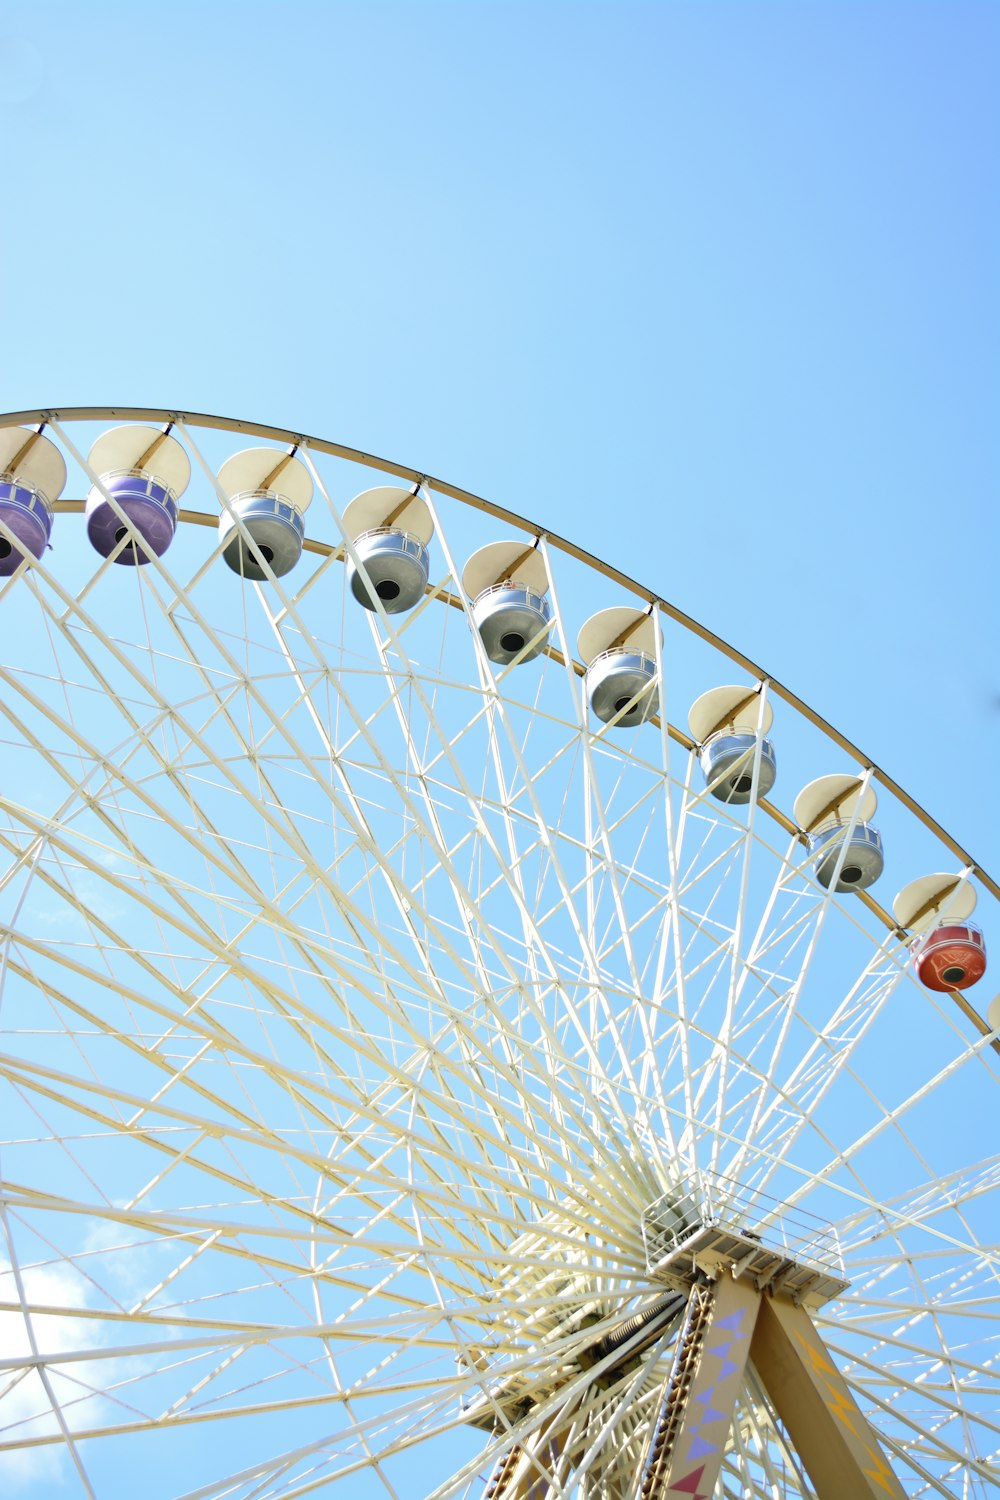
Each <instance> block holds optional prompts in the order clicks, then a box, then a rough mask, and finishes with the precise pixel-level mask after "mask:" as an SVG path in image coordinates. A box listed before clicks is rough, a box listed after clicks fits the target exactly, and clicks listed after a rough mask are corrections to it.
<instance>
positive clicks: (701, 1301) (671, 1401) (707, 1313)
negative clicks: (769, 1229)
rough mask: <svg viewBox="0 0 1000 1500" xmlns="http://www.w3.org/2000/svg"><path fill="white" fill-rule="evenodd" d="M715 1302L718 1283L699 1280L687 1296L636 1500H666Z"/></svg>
mask: <svg viewBox="0 0 1000 1500" xmlns="http://www.w3.org/2000/svg"><path fill="white" fill-rule="evenodd" d="M714 1306H715V1283H714V1282H696V1283H695V1284H694V1285H693V1286H692V1287H691V1291H690V1294H689V1296H688V1305H687V1313H686V1315H685V1318H684V1326H683V1328H682V1329H681V1332H680V1336H679V1338H678V1340H677V1350H676V1353H675V1354H674V1359H673V1364H672V1365H671V1367H670V1374H669V1375H668V1376H667V1378H666V1381H665V1382H664V1385H663V1392H662V1394H661V1397H660V1406H659V1410H658V1412H657V1416H656V1422H655V1423H654V1425H653V1433H652V1436H651V1438H650V1440H649V1448H648V1450H647V1453H646V1462H645V1464H644V1465H643V1470H642V1478H641V1480H640V1481H639V1492H638V1494H637V1496H636V1500H663V1496H664V1485H665V1483H666V1480H667V1476H668V1474H669V1473H670V1458H671V1455H672V1453H673V1448H674V1442H675V1440H676V1438H677V1434H678V1432H679V1431H680V1427H681V1423H682V1422H683V1420H684V1413H685V1410H686V1408H687V1400H688V1393H689V1391H690V1389H691V1382H692V1380H693V1379H694V1377H695V1373H696V1372H697V1369H698V1365H699V1362H700V1360H701V1352H702V1349H703V1348H704V1344H705V1334H706V1333H707V1332H708V1327H709V1324H710V1323H711V1321H712V1311H713V1308H714Z"/></svg>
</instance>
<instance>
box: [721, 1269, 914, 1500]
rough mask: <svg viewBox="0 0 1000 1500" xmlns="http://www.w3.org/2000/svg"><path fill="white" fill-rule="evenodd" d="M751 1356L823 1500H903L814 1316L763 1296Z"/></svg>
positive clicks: (776, 1298)
mask: <svg viewBox="0 0 1000 1500" xmlns="http://www.w3.org/2000/svg"><path fill="white" fill-rule="evenodd" d="M750 1357H751V1359H752V1360H753V1363H754V1365H755V1366H756V1369H757V1373H758V1375H759V1376H760V1379H761V1381H762V1383H763V1385H764V1387H765V1389H766V1391H767V1394H768V1396H769V1397H770V1399H771V1401H772V1403H773V1404H774V1409H775V1411H776V1412H777V1414H778V1416H779V1417H780V1419H781V1421H782V1422H783V1423H784V1425H785V1427H786V1429H787V1431H788V1435H789V1437H790V1438H791V1440H792V1444H793V1446H794V1448H795V1449H796V1451H797V1452H798V1455H799V1457H800V1458H801V1460H802V1463H803V1465H804V1467H805V1470H806V1473H807V1474H808V1475H809V1478H810V1480H811V1481H812V1483H813V1485H814V1486H815V1489H816V1494H817V1495H818V1497H819V1500H844V1497H845V1496H848V1495H849V1496H850V1497H851V1500H887V1497H892V1500H903V1490H902V1488H901V1487H900V1485H899V1482H898V1480H897V1479H896V1476H895V1475H894V1474H893V1472H892V1470H891V1469H890V1467H889V1465H888V1463H887V1462H886V1459H885V1455H884V1454H883V1452H882V1449H881V1448H880V1447H879V1443H878V1440H877V1438H876V1437H875V1434H874V1432H873V1431H872V1429H871V1427H870V1426H869V1424H868V1422H867V1421H866V1419H865V1417H864V1416H863V1415H862V1413H861V1410H860V1408H859V1407H858V1405H857V1403H856V1401H855V1400H854V1397H853V1396H852V1395H851V1393H850V1391H849V1390H848V1388H847V1384H846V1382H845V1381H844V1379H843V1377H842V1376H841V1374H840V1372H839V1371H838V1369H837V1367H836V1365H835V1364H834V1361H833V1359H832V1357H831V1355H830V1353H829V1351H828V1350H827V1347H826V1345H825V1344H824V1342H823V1340H822V1338H821V1337H820V1335H819V1333H818V1331H817V1329H816V1327H815V1325H814V1324H813V1321H812V1319H811V1318H810V1316H809V1314H808V1313H807V1312H805V1311H804V1309H802V1308H801V1307H796V1306H795V1305H794V1304H793V1303H792V1302H791V1301H789V1299H788V1298H787V1297H774V1298H770V1297H764V1298H763V1299H762V1301H761V1308H760V1314H759V1316H758V1318H757V1326H756V1328H755V1330H754V1336H753V1343H752V1345H751V1349H750Z"/></svg>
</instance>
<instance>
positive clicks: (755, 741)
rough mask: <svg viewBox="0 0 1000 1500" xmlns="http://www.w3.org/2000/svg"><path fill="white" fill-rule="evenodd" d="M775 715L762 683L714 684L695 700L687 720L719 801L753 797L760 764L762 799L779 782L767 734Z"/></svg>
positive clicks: (712, 790)
mask: <svg viewBox="0 0 1000 1500" xmlns="http://www.w3.org/2000/svg"><path fill="white" fill-rule="evenodd" d="M773 719H774V715H773V713H772V712H771V705H770V704H769V703H767V702H762V701H761V697H760V691H759V689H758V688H746V687H736V686H730V687H717V688H710V689H709V691H708V692H707V693H702V695H701V697H700V698H698V699H697V700H696V701H695V702H694V703H693V704H692V705H691V710H690V712H689V714H688V725H689V726H690V729H691V734H692V736H693V738H694V740H695V743H696V744H697V745H698V747H699V749H698V760H699V762H700V764H701V769H702V773H703V775H704V777H705V785H706V786H707V787H708V790H709V792H710V793H711V795H712V796H713V797H715V798H717V799H718V801H720V802H730V803H745V802H749V801H750V798H751V797H752V796H753V787H754V774H755V767H756V777H757V800H758V801H759V800H760V799H761V797H766V796H767V794H768V792H769V791H770V790H771V788H772V787H773V786H774V782H775V777H776V776H777V774H778V763H777V759H776V757H775V754H774V746H773V745H772V744H771V741H770V740H769V739H768V738H767V733H768V730H769V729H770V728H771V723H772V721H773ZM758 746H759V753H758Z"/></svg>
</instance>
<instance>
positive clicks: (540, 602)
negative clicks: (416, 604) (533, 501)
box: [462, 539, 552, 666]
mask: <svg viewBox="0 0 1000 1500" xmlns="http://www.w3.org/2000/svg"><path fill="white" fill-rule="evenodd" d="M462 587H463V588H464V589H465V592H466V593H467V594H468V595H469V597H470V599H471V600H472V618H473V620H474V622H475V625H476V629H477V630H478V631H479V635H480V639H481V640H482V643H483V646H484V648H485V650H486V655H487V656H488V657H489V659H490V661H495V662H497V663H498V664H499V665H500V666H507V665H508V663H510V662H512V661H513V660H514V659H515V657H516V658H517V659H518V660H519V661H521V662H526V661H531V660H532V659H533V658H534V657H536V656H538V655H540V653H541V652H542V651H544V650H545V647H546V644H547V642H548V629H549V623H550V620H551V614H552V612H551V609H550V607H549V601H548V599H547V598H546V590H547V588H548V577H547V574H546V572H545V561H544V559H543V557H542V555H541V553H540V552H538V551H536V550H535V547H534V545H533V544H532V543H531V542H525V541H524V540H523V539H522V540H512V541H508V542H488V543H487V544H486V546H485V547H480V549H479V551H478V552H474V553H473V555H472V556H471V557H470V558H469V561H468V562H467V563H466V565H465V568H464V569H463V572H462Z"/></svg>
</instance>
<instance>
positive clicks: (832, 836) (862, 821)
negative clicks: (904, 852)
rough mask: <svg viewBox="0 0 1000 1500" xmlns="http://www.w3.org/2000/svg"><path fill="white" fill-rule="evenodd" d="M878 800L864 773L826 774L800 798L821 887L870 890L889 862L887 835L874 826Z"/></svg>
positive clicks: (798, 814)
mask: <svg viewBox="0 0 1000 1500" xmlns="http://www.w3.org/2000/svg"><path fill="white" fill-rule="evenodd" d="M877 806H878V798H877V797H876V795H875V793H874V791H873V790H872V788H871V787H870V786H867V785H866V784H865V781H864V778H863V777H861V776H850V775H834V776H820V777H818V778H817V779H816V780H815V781H811V782H810V783H809V785H808V786H805V787H803V788H802V791H801V792H800V793H799V795H798V796H797V797H796V799H795V821H796V822H797V823H798V825H799V827H800V828H803V829H805V831H806V832H807V833H808V834H809V839H810V843H811V845H812V851H813V868H814V871H815V874H816V879H817V880H818V881H819V883H820V885H822V886H824V887H825V888H826V889H829V888H830V887H831V886H833V887H834V889H835V890H836V891H837V892H838V893H841V894H843V893H844V892H846V891H866V890H867V889H868V887H869V886H871V885H874V884H875V882H876V880H878V878H879V876H880V875H881V874H882V870H883V868H884V866H885V851H884V849H883V847H882V836H881V834H880V833H879V832H878V830H877V829H876V828H873V827H872V826H871V821H870V820H871V819H872V817H873V816H874V814H875V809H876V807H877Z"/></svg>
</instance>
